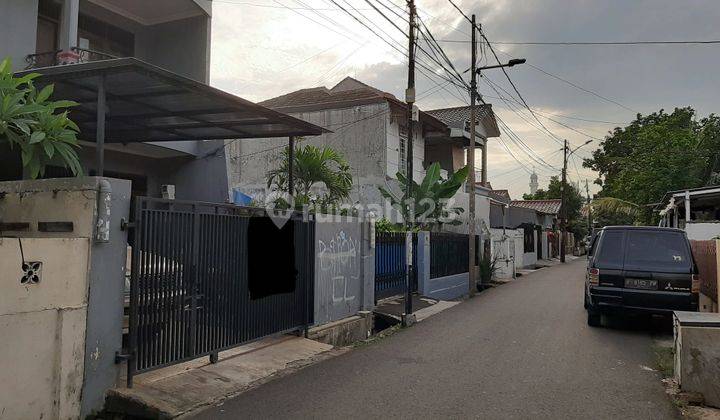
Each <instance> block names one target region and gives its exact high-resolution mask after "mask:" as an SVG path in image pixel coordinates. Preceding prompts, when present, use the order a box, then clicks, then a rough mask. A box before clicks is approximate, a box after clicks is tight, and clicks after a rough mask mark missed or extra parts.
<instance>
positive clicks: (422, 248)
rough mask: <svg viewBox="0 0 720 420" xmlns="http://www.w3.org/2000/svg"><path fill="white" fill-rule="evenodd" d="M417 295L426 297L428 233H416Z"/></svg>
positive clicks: (428, 274) (427, 287) (428, 250)
mask: <svg viewBox="0 0 720 420" xmlns="http://www.w3.org/2000/svg"><path fill="white" fill-rule="evenodd" d="M416 270H417V275H418V293H420V295H423V296H425V295H427V294H428V293H429V292H430V290H429V283H430V232H418V249H417V267H416Z"/></svg>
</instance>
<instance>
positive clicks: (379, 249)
mask: <svg viewBox="0 0 720 420" xmlns="http://www.w3.org/2000/svg"><path fill="white" fill-rule="evenodd" d="M405 235H406V234H405V233H404V232H377V233H376V234H375V300H376V301H377V300H378V299H384V298H387V297H390V296H395V295H400V294H403V293H404V292H405V285H406V283H407V279H406V273H407V271H406V265H405V263H406V261H405V258H406V254H405V241H406V237H405ZM417 247H418V236H417V233H413V265H412V266H413V267H417ZM417 289H418V282H417V270H415V269H413V273H412V277H411V291H412V292H417Z"/></svg>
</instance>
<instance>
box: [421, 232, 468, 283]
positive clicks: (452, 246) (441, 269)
mask: <svg viewBox="0 0 720 420" xmlns="http://www.w3.org/2000/svg"><path fill="white" fill-rule="evenodd" d="M469 252H470V251H469V244H468V235H464V234H460V233H445V232H431V233H430V278H431V279H435V278H438V277H445V276H452V275H454V274H461V273H467V272H468V265H469V259H470V255H469Z"/></svg>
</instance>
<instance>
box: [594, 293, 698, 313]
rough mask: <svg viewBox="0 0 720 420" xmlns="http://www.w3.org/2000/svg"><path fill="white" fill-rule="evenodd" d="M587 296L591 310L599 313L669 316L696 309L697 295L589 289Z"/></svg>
mask: <svg viewBox="0 0 720 420" xmlns="http://www.w3.org/2000/svg"><path fill="white" fill-rule="evenodd" d="M589 295H590V304H591V306H592V308H593V309H597V310H599V311H601V312H616V311H617V312H638V313H648V314H671V313H672V312H673V311H697V309H698V295H697V294H693V293H683V292H666V291H660V290H633V289H623V288H617V287H591V288H590V293H589Z"/></svg>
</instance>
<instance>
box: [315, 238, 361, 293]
mask: <svg viewBox="0 0 720 420" xmlns="http://www.w3.org/2000/svg"><path fill="white" fill-rule="evenodd" d="M317 252H318V260H319V263H320V264H319V271H320V278H321V279H322V280H323V282H322V283H323V284H328V282H329V283H330V284H331V285H332V286H331V287H332V303H333V305H338V304H342V303H349V302H352V301H354V300H355V299H356V298H357V296H356V293H355V292H354V291H353V289H356V288H357V287H358V283H359V280H360V266H359V264H360V261H359V256H360V255H359V253H360V242H359V241H358V240H356V239H353V238H352V236H351V235H349V234H346V233H345V231H344V230H340V231H338V232H337V233H336V234H335V235H334V236H332V237H331V238H330V239H329V240H319V241H318V249H317Z"/></svg>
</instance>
